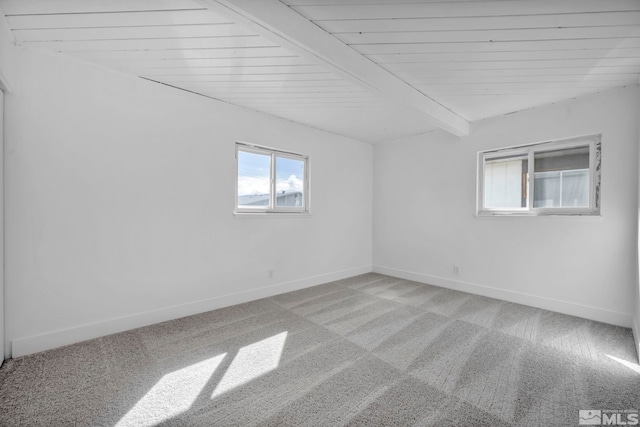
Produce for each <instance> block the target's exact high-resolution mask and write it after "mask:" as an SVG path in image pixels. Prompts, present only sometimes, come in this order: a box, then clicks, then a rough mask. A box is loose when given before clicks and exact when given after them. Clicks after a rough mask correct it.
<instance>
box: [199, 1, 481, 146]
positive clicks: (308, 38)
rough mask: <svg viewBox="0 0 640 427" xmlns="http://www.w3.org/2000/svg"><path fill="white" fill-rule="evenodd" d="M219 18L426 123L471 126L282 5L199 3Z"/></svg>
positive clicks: (460, 130)
mask: <svg viewBox="0 0 640 427" xmlns="http://www.w3.org/2000/svg"><path fill="white" fill-rule="evenodd" d="M201 1H202V3H203V4H204V5H205V6H206V7H208V8H210V9H211V10H213V11H214V12H216V13H219V14H222V15H225V16H227V17H228V18H230V19H231V20H232V21H234V22H237V23H238V24H241V25H245V26H246V27H247V28H248V29H250V30H252V31H255V32H256V33H258V34H260V35H262V36H264V37H266V38H268V39H270V40H272V41H273V42H274V43H277V44H278V45H280V46H282V47H284V48H287V49H289V50H291V51H293V52H294V53H296V54H298V55H300V56H303V57H305V58H309V59H311V60H313V61H314V62H316V63H318V64H319V65H323V66H325V67H326V68H327V69H328V70H330V71H332V72H335V73H336V74H338V75H340V76H342V77H343V78H346V79H348V80H350V81H352V82H354V83H356V84H358V85H360V86H362V87H364V88H366V89H368V90H370V91H372V92H373V93H376V94H378V95H380V96H382V97H384V98H385V99H387V100H389V101H391V102H393V103H394V104H396V105H399V106H404V107H407V106H409V107H413V108H415V109H417V110H419V111H421V112H422V113H424V114H425V119H426V120H428V121H429V122H431V123H432V124H434V125H435V126H438V127H439V128H441V129H444V130H446V131H448V132H450V133H452V134H454V135H457V136H465V135H468V134H469V122H468V121H467V120H465V119H464V118H463V117H461V116H460V115H458V114H457V113H455V112H454V111H452V110H450V109H448V108H446V107H444V106H443V105H441V104H440V103H438V102H437V101H436V100H434V99H433V98H431V97H429V96H428V95H426V94H425V93H423V92H420V91H419V90H417V89H415V88H414V87H412V86H410V85H409V84H407V83H406V82H404V81H403V80H401V79H400V78H398V77H396V76H395V75H393V74H391V73H390V72H389V71H387V70H385V69H384V68H382V67H381V66H379V65H377V64H376V63H374V62H373V61H371V60H369V59H367V58H366V57H365V56H363V55H362V54H360V53H358V52H357V51H355V50H354V49H352V48H351V47H349V46H348V45H346V44H345V43H343V42H341V41H340V40H338V39H336V38H335V37H333V36H332V35H331V34H329V33H327V32H326V31H324V30H323V29H321V28H320V27H318V26H317V25H315V24H314V23H312V22H311V21H309V20H308V19H306V18H305V17H303V16H302V15H300V14H298V13H297V12H296V11H294V10H293V9H291V8H290V7H288V6H287V5H285V4H283V3H282V2H280V1H278V0H201Z"/></svg>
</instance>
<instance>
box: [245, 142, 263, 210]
mask: <svg viewBox="0 0 640 427" xmlns="http://www.w3.org/2000/svg"><path fill="white" fill-rule="evenodd" d="M270 181H271V156H269V155H265V154H258V153H251V152H248V151H241V150H238V207H239V208H247V209H252V208H253V209H264V208H266V207H269V206H270V204H271V199H270V196H269V192H270V190H269V182H270Z"/></svg>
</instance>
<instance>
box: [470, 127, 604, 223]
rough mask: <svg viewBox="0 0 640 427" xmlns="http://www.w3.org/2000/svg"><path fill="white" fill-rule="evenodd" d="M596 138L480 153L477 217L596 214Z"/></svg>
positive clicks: (598, 152)
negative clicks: (478, 215)
mask: <svg viewBox="0 0 640 427" xmlns="http://www.w3.org/2000/svg"><path fill="white" fill-rule="evenodd" d="M600 166H601V143H600V136H599V135H596V136H588V137H580V138H572V139H565V140H559V141H551V142H545V143H540V144H534V145H528V146H521V147H513V148H505V149H501V150H493V151H485V152H481V153H479V167H478V169H479V173H478V214H480V215H505V214H521V215H558V214H564V215H599V213H600Z"/></svg>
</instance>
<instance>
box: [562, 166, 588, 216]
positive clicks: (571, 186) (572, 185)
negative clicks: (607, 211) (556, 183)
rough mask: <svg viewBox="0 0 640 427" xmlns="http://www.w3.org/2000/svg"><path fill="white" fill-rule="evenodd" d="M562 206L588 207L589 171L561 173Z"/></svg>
mask: <svg viewBox="0 0 640 427" xmlns="http://www.w3.org/2000/svg"><path fill="white" fill-rule="evenodd" d="M562 206H572V207H589V171H588V170H575V171H568V172H563V173H562Z"/></svg>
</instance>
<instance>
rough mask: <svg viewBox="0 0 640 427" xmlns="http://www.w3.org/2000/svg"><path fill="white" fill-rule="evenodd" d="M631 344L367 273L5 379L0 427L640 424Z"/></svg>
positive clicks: (616, 335)
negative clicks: (583, 420)
mask: <svg viewBox="0 0 640 427" xmlns="http://www.w3.org/2000/svg"><path fill="white" fill-rule="evenodd" d="M636 361H637V358H636V354H635V350H634V345H633V338H632V334H631V331H630V330H629V329H624V328H620V327H615V326H610V325H605V324H602V323H597V322H592V321H588V320H584V319H579V318H575V317H571V316H566V315H562V314H557V313H552V312H549V311H544V310H539V309H535V308H531V307H526V306H522V305H517V304H512V303H507V302H503V301H498V300H493V299H489V298H484V297H479V296H474V295H470V294H465V293H461V292H456V291H451V290H446V289H442V288H438V287H434V286H429V285H424V284H420V283H415V282H410V281H406V280H401V279H396V278H391V277H386V276H381V275H378V274H374V273H370V274H365V275H362V276H358V277H353V278H350V279H345V280H341V281H337V282H333V283H328V284H324V285H321V286H316V287H313V288H309V289H305V290H301V291H297V292H292V293H288V294H283V295H279V296H276V297H273V298H268V299H263V300H259V301H254V302H251V303H247V304H241V305H238V306H234V307H229V308H225V309H221V310H216V311H211V312H208V313H204V314H200V315H196V316H191V317H187V318H183V319H179V320H175V321H171V322H165V323H161V324H157V325H153V326H149V327H145V328H141V329H136V330H132V331H128V332H124V333H120V334H115V335H111V336H107V337H104V338H99V339H95V340H91V341H86V342H83V343H79V344H76V345H72V346H68V347H63V348H59V349H56V350H51V351H47V352H43V353H39V354H36V355H32V356H27V357H23V358H19V359H12V360H9V361H7V362H6V363H5V365H3V367H2V369H0V425H2V426H67V425H73V426H153V425H163V426H165V425H166V426H248V425H272V426H287V425H291V426H294V425H307V426H324V425H327V426H333V425H347V424H349V425H356V426H357V425H397V426H406V425H424V426H512V425H513V426H573V425H578V411H579V410H580V409H584V410H586V409H592V410H593V409H596V410H597V409H602V410H606V409H609V410H610V409H620V410H627V409H630V410H631V409H634V410H638V409H640V367H638V365H637V364H634V363H633V362H636Z"/></svg>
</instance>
